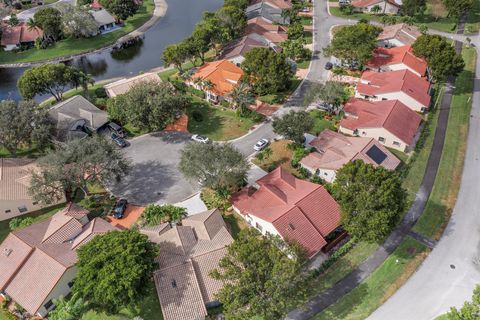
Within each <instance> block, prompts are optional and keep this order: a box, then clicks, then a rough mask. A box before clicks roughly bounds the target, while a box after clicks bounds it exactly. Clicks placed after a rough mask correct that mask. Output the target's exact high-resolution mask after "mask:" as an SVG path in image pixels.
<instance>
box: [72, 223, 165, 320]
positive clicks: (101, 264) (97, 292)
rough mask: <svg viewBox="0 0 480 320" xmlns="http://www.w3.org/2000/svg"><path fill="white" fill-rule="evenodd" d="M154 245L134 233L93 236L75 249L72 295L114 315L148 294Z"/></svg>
mask: <svg viewBox="0 0 480 320" xmlns="http://www.w3.org/2000/svg"><path fill="white" fill-rule="evenodd" d="M158 253H159V250H158V247H157V245H155V244H154V243H152V242H150V241H149V240H148V237H147V236H146V235H143V234H140V233H139V232H138V231H136V230H125V231H110V232H108V233H106V234H103V235H97V236H96V237H94V238H93V239H92V240H90V241H89V242H87V243H86V244H84V245H82V246H81V247H80V248H79V249H78V250H77V254H78V262H77V264H76V266H77V268H78V272H77V276H76V278H75V282H74V284H73V289H72V290H73V293H74V294H78V296H79V297H82V298H83V299H85V300H86V301H88V302H89V304H90V305H91V306H92V307H93V309H95V310H98V311H106V312H108V313H118V311H119V310H121V309H123V308H125V307H128V306H132V305H135V304H136V303H137V302H138V300H140V299H142V298H143V297H145V295H147V293H148V284H149V283H150V281H152V274H153V271H154V270H155V269H156V268H157V266H156V263H155V261H154V259H155V258H156V257H157V256H158Z"/></svg>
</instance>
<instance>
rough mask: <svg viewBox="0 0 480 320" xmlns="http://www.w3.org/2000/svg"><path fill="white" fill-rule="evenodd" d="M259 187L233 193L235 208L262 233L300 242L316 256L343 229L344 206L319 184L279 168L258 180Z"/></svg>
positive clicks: (306, 250) (311, 255)
mask: <svg viewBox="0 0 480 320" xmlns="http://www.w3.org/2000/svg"><path fill="white" fill-rule="evenodd" d="M256 183H257V185H258V188H253V187H250V188H244V189H242V190H241V191H240V192H237V193H235V194H234V195H232V198H231V201H232V205H233V209H234V210H235V211H236V212H238V213H239V214H240V215H241V216H242V217H243V218H244V219H245V220H246V221H247V222H248V223H249V224H250V225H251V226H252V227H254V228H256V229H257V230H259V231H260V232H261V233H262V234H264V235H266V234H271V235H278V236H280V237H281V238H282V239H284V240H288V241H294V242H297V243H298V244H299V245H300V246H301V247H303V248H304V249H305V252H306V254H307V257H309V258H313V257H314V256H315V255H317V254H318V253H319V252H320V251H321V250H322V249H323V248H324V247H325V246H327V244H328V243H329V241H330V240H333V239H334V238H335V235H336V233H337V232H338V231H339V230H340V229H339V226H340V207H339V205H338V204H337V202H336V201H335V200H334V199H333V198H332V196H331V195H330V194H329V193H328V192H327V190H325V188H324V187H323V186H321V185H319V184H315V183H312V182H309V181H305V180H301V179H297V178H295V177H294V176H293V175H292V174H290V173H289V172H287V171H286V170H285V169H284V168H282V167H278V168H277V169H275V170H273V171H272V172H270V173H269V174H267V175H266V176H264V177H263V178H261V179H259V180H257V182H256Z"/></svg>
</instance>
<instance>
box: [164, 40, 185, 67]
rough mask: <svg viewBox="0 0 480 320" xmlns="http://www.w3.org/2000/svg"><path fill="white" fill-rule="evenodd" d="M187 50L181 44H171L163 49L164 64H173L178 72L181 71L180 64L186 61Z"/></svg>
mask: <svg viewBox="0 0 480 320" xmlns="http://www.w3.org/2000/svg"><path fill="white" fill-rule="evenodd" d="M188 55H189V52H188V50H187V48H186V47H185V46H183V45H182V44H171V45H169V46H167V47H166V48H165V50H163V54H162V60H163V62H164V63H165V65H166V66H169V65H171V64H173V65H174V66H175V68H177V69H178V71H179V72H180V73H183V68H182V64H183V63H184V62H185V61H187V59H188Z"/></svg>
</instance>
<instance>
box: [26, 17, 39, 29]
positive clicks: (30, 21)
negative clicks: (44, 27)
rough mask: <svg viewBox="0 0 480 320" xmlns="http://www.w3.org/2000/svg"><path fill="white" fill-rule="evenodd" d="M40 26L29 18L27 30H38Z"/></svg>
mask: <svg viewBox="0 0 480 320" xmlns="http://www.w3.org/2000/svg"><path fill="white" fill-rule="evenodd" d="M39 27H40V25H39V24H38V23H37V21H35V19H33V18H29V19H28V20H27V29H28V30H29V31H30V30H32V29H35V28H39Z"/></svg>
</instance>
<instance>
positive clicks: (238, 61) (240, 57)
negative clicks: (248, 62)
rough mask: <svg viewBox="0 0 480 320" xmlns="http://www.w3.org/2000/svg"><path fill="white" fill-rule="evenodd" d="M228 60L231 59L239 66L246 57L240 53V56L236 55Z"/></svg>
mask: <svg viewBox="0 0 480 320" xmlns="http://www.w3.org/2000/svg"><path fill="white" fill-rule="evenodd" d="M228 61H230V62H231V63H233V64H235V65H237V66H240V64H241V63H242V62H243V61H245V58H244V57H243V56H242V55H238V56H235V57H232V58H230V59H228Z"/></svg>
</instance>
